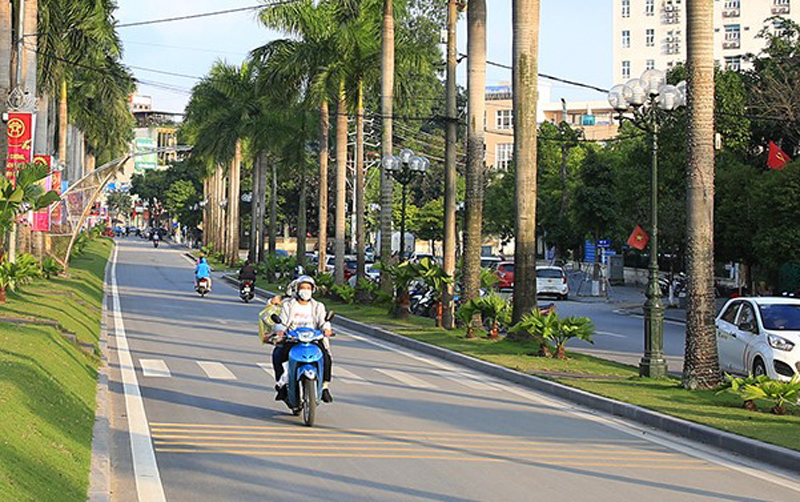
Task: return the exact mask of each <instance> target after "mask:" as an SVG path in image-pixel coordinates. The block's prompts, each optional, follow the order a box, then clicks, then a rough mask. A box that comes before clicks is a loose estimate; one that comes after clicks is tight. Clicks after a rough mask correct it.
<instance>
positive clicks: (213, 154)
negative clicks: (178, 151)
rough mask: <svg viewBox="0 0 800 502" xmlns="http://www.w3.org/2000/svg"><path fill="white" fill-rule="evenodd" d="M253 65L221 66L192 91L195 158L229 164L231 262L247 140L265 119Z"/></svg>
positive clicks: (189, 115)
mask: <svg viewBox="0 0 800 502" xmlns="http://www.w3.org/2000/svg"><path fill="white" fill-rule="evenodd" d="M257 78H258V75H257V72H256V70H255V68H254V66H253V65H251V64H248V63H245V64H243V65H242V66H240V67H237V66H232V65H228V64H225V63H223V62H217V63H215V64H214V66H213V67H212V68H211V71H210V73H209V75H208V76H206V77H205V78H203V80H201V81H200V83H198V84H197V85H196V86H195V87H194V89H193V90H192V97H191V99H190V101H189V105H188V106H187V108H186V128H187V132H188V133H189V137H190V138H191V139H192V140H193V142H194V144H195V147H194V151H193V155H198V156H201V157H203V156H204V157H207V158H209V159H212V162H214V163H218V164H227V165H228V166H229V172H228V211H227V212H228V218H227V220H228V221H227V224H226V225H225V228H226V230H227V234H226V236H225V246H224V251H225V255H226V261H227V262H228V264H229V265H231V266H233V265H235V264H236V262H237V261H238V259H239V256H238V253H239V204H238V201H239V189H240V185H239V182H240V167H241V160H242V140H243V139H244V138H246V137H247V135H248V134H249V133H251V132H252V130H253V124H254V123H257V121H258V117H259V115H260V113H261V105H260V101H259V99H258V96H257V88H256V80H257Z"/></svg>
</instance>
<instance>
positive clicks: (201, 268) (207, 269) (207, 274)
mask: <svg viewBox="0 0 800 502" xmlns="http://www.w3.org/2000/svg"><path fill="white" fill-rule="evenodd" d="M200 279H206V280H207V281H208V291H209V292H211V265H209V264H208V261H207V260H206V259H205V258H204V257H201V258H200V261H199V262H198V263H197V266H196V267H195V269H194V286H195V288H196V287H197V285H198V284H199V283H200Z"/></svg>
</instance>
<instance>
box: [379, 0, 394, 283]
mask: <svg viewBox="0 0 800 502" xmlns="http://www.w3.org/2000/svg"><path fill="white" fill-rule="evenodd" d="M394 46H395V34H394V3H393V0H383V23H382V25H381V154H382V157H384V158H385V157H387V156H391V155H392V154H393V148H392V141H393V138H392V126H393V124H392V118H393V117H392V115H393V114H394V71H395V54H394ZM380 255H381V262H382V263H383V265H384V266H387V265H389V264H390V263H391V257H392V176H391V175H390V174H389V172H388V171H386V169H385V168H384V167H383V166H382V165H381V242H380ZM381 289H383V290H384V291H386V292H391V291H392V280H391V278H390V277H389V274H381Z"/></svg>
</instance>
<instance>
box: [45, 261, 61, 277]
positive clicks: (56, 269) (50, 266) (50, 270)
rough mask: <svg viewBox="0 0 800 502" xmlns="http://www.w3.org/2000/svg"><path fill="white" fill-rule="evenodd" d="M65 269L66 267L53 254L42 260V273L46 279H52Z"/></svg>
mask: <svg viewBox="0 0 800 502" xmlns="http://www.w3.org/2000/svg"><path fill="white" fill-rule="evenodd" d="M63 271H64V268H63V267H62V266H61V265H59V264H58V262H57V261H56V260H55V259H54V258H53V257H52V256H45V257H44V259H43V260H42V275H43V276H44V277H45V279H52V278H53V277H55V276H57V275H59V274H60V273H61V272H63Z"/></svg>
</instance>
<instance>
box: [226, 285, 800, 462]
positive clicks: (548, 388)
mask: <svg viewBox="0 0 800 502" xmlns="http://www.w3.org/2000/svg"><path fill="white" fill-rule="evenodd" d="M223 280H225V281H226V282H228V283H229V284H234V285H235V284H238V281H236V280H235V279H233V278H232V277H230V276H227V275H225V276H223ZM255 289H256V292H257V293H258V294H259V295H261V296H264V297H266V298H270V297H272V296H274V293H272V292H270V291H266V290H264V289H261V288H255ZM333 322H334V324H338V325H340V326H343V327H344V328H346V329H349V330H351V331H355V332H358V333H359V334H363V335H367V336H371V337H373V338H379V339H381V340H385V341H387V342H391V343H393V344H395V345H399V346H401V347H405V348H409V349H412V350H415V351H417V352H422V353H424V354H428V355H432V356H435V357H438V358H440V359H443V360H445V361H449V362H452V363H456V364H460V365H461V366H465V367H467V368H469V369H472V370H475V371H479V372H481V373H485V374H487V375H490V376H493V377H496V378H500V379H503V380H506V381H508V382H512V383H515V384H518V385H522V386H524V387H528V388H530V389H534V390H537V391H540V392H544V393H547V394H550V395H553V396H556V397H559V398H562V399H565V400H568V401H571V402H573V403H576V404H579V405H581V406H585V407H587V408H591V409H593V410H597V411H600V412H603V413H607V414H610V415H615V416H618V417H622V418H626V419H629V420H632V421H634V422H637V423H639V424H642V425H646V426H649V427H653V428H655V429H658V430H661V431H664V432H668V433H670V434H674V435H676V436H680V437H683V438H686V439H689V440H691V441H696V442H698V443H703V444H707V445H711V446H714V447H717V448H720V449H723V450H727V451H730V452H732V453H735V454H738V455H741V456H742V457H746V458H748V459H751V460H756V461H759V462H763V463H765V464H770V465H772V466H775V467H779V468H781V469H785V470H787V471H791V472H793V473H797V474H800V452H796V451H794V450H790V449H788V448H783V447H781V446H775V445H771V444H768V443H764V442H761V441H758V440H755V439H750V438H746V437H744V436H739V435H736V434H732V433H730V432H725V431H721V430H719V429H714V428H713V427H709V426H707V425H701V424H696V423H694V422H690V421H688V420H683V419H681V418H676V417H672V416H669V415H665V414H663V413H659V412H656V411H652V410H648V409H646V408H642V407H640V406H636V405H633V404H628V403H623V402H621V401H617V400H614V399H610V398H607V397H602V396H599V395H596V394H592V393H590V392H586V391H583V390H580V389H576V388H573V387H569V386H568V385H564V384H561V383H557V382H553V381H550V380H545V379H543V378H539V377H535V376H532V375H527V374H524V373H520V372H518V371H515V370H512V369H509V368H505V367H503V366H499V365H497V364H493V363H489V362H486V361H482V360H480V359H476V358H474V357H471V356H467V355H464V354H460V353H458V352H453V351H451V350H448V349H444V348H442V347H437V346H435V345H431V344H428V343H425V342H421V341H419V340H414V339H413V338H407V337H404V336H401V335H397V334H395V333H392V332H391V331H387V330H384V329H381V328H375V327H373V326H368V325H366V324H362V323H360V322H358V321H354V320H352V319H347V318H346V317H342V316H336V318H335V319H334V321H333Z"/></svg>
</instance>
